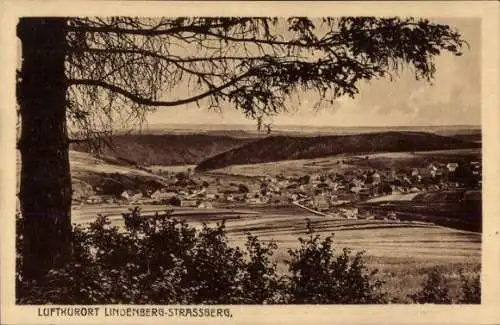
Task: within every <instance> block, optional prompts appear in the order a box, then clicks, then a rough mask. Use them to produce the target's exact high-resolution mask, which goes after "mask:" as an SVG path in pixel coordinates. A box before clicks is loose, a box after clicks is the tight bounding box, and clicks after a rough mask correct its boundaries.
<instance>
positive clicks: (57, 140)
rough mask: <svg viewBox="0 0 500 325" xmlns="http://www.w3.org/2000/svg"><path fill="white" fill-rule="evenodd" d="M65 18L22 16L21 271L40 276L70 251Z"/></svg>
mask: <svg viewBox="0 0 500 325" xmlns="http://www.w3.org/2000/svg"><path fill="white" fill-rule="evenodd" d="M65 26H66V21H65V19H64V18H21V20H20V21H19V24H18V26H17V27H18V28H17V33H18V37H19V38H20V39H21V43H22V58H23V62H22V69H21V75H20V77H21V80H20V83H19V88H18V101H19V105H20V112H21V121H22V125H21V138H20V141H19V143H18V147H19V149H20V151H21V160H22V165H21V184H20V193H19V198H20V203H21V214H22V216H23V228H24V232H23V242H24V245H23V248H22V249H23V275H24V277H25V278H27V279H36V278H39V277H41V276H43V274H44V273H45V272H46V271H47V270H48V269H49V268H51V267H57V266H60V265H62V264H64V263H65V261H66V260H67V257H68V256H69V252H70V251H71V239H70V235H71V216H70V213H71V193H72V191H71V175H70V169H69V157H68V153H69V151H68V137H67V129H66V88H67V86H66V78H65V72H64V59H65V48H66V28H65Z"/></svg>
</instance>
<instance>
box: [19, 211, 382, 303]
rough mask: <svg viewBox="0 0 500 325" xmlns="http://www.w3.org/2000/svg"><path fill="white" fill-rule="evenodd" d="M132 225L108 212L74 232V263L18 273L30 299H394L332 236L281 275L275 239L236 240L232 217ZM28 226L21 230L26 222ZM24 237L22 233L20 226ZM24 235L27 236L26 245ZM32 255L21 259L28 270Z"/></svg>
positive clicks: (137, 220)
mask: <svg viewBox="0 0 500 325" xmlns="http://www.w3.org/2000/svg"><path fill="white" fill-rule="evenodd" d="M124 219H125V227H124V228H119V227H116V226H111V225H110V222H109V220H108V219H107V218H106V217H104V216H99V217H98V218H97V219H96V220H95V221H94V222H92V223H91V224H90V226H89V227H87V228H83V227H81V226H75V227H74V229H73V233H72V234H73V256H72V262H71V263H68V264H67V265H66V266H65V267H64V268H62V269H57V270H50V271H49V272H48V274H47V276H46V277H45V278H44V279H42V280H40V281H36V282H27V281H23V280H22V277H21V276H20V275H18V277H17V279H18V280H17V290H16V297H17V302H18V303H20V304H47V303H55V304H117V303H122V304H178V303H180V304H277V303H283V304H287V303H294V304H328V303H332V304H333V303H343V304H349V303H352V304H362V303H384V302H385V301H386V300H385V296H384V294H383V293H382V292H381V289H380V285H381V282H380V281H378V280H376V279H375V273H367V271H366V268H365V265H364V262H363V259H362V254H356V255H354V256H351V253H350V251H349V250H344V251H343V252H342V253H340V254H339V255H338V256H335V255H334V249H333V241H332V237H327V238H325V239H324V240H322V241H321V240H320V238H319V236H317V235H314V233H313V230H312V228H311V225H310V224H309V223H308V229H309V238H307V239H302V238H301V239H300V246H299V248H297V249H296V250H290V251H289V254H290V258H289V260H288V261H287V265H288V268H289V272H288V274H285V275H279V274H278V272H277V266H276V264H275V263H273V262H272V255H273V252H274V250H275V249H276V248H277V247H276V244H275V243H263V242H261V241H259V240H258V239H257V238H256V237H253V236H248V238H247V242H246V244H245V246H244V248H239V247H232V246H231V245H229V241H228V238H227V233H226V230H225V225H224V223H220V224H217V226H215V227H209V226H207V225H203V226H202V227H201V229H195V228H194V227H192V226H190V225H188V224H187V223H185V222H183V221H178V220H175V219H172V218H170V217H169V216H168V214H166V215H158V214H157V215H155V216H153V217H147V218H145V217H143V216H141V214H140V210H139V209H134V210H132V211H131V212H130V213H128V214H124ZM21 224H22V223H21V222H19V223H18V227H20V226H21ZM17 233H18V234H20V233H22V232H21V231H20V229H19V228H18V232H17ZM21 243H22V238H20V237H19V236H18V243H17V244H18V248H19V247H21ZM21 263H22V259H21V257H20V255H18V270H20V267H19V266H20V265H21Z"/></svg>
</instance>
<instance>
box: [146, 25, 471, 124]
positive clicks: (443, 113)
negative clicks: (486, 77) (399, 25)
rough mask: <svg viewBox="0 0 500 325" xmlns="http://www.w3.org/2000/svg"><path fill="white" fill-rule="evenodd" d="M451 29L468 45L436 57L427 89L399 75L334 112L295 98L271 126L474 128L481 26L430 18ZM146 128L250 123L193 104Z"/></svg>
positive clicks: (165, 112)
mask: <svg viewBox="0 0 500 325" xmlns="http://www.w3.org/2000/svg"><path fill="white" fill-rule="evenodd" d="M433 20H434V21H436V22H439V23H445V24H449V25H450V26H452V27H454V28H457V29H458V31H459V32H460V33H461V34H462V36H463V38H464V39H465V40H466V41H467V42H468V43H469V44H470V50H468V49H465V50H464V54H463V55H462V56H460V57H456V56H452V55H449V54H447V53H445V54H442V55H441V56H439V57H437V58H436V68H437V72H436V74H435V79H434V80H433V83H432V85H431V84H429V83H428V82H426V81H416V80H415V78H414V76H413V75H412V74H411V73H410V72H405V73H402V74H401V75H400V77H399V78H396V79H395V80H394V81H392V82H391V81H389V80H385V79H384V80H373V81H372V82H371V83H370V84H362V85H360V87H359V89H360V93H359V94H358V95H357V97H356V98H355V99H350V98H340V99H339V100H338V103H336V105H335V107H334V108H333V107H332V108H331V109H328V108H324V109H322V110H320V111H316V110H314V109H313V106H314V103H315V101H316V99H315V98H310V99H309V98H305V97H306V96H304V98H302V99H301V106H300V107H297V109H296V112H293V113H288V114H286V113H285V114H281V115H280V116H277V117H274V118H273V124H274V125H310V126H398V125H405V126H406V125H443V124H444V125H458V124H465V125H479V124H480V122H481V112H480V109H481V62H480V60H481V22H480V20H479V19H470V18H467V19H465V18H464V19H451V18H447V19H433ZM147 121H148V124H149V125H150V126H154V125H155V124H255V121H252V120H248V119H245V117H244V116H243V115H242V114H241V113H240V112H238V111H236V110H235V109H233V108H232V107H231V106H227V107H226V108H225V109H224V110H223V111H222V112H215V111H208V110H207V109H206V108H203V107H201V108H197V107H196V105H190V106H179V107H168V108H159V109H158V111H156V112H154V113H152V114H151V115H150V116H149V117H148V118H147Z"/></svg>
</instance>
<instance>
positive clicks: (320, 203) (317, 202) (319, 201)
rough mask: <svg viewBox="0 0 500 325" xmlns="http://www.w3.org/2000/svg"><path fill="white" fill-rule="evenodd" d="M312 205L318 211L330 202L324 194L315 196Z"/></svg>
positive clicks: (327, 207)
mask: <svg viewBox="0 0 500 325" xmlns="http://www.w3.org/2000/svg"><path fill="white" fill-rule="evenodd" d="M313 205H314V208H316V209H317V210H319V211H325V210H328V209H329V208H330V203H329V202H328V200H327V199H326V198H325V197H324V196H316V197H315V198H314V202H313Z"/></svg>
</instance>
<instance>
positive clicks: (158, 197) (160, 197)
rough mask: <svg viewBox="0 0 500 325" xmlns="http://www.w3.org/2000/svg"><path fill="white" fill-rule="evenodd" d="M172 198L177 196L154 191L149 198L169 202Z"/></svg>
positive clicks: (171, 193) (172, 193)
mask: <svg viewBox="0 0 500 325" xmlns="http://www.w3.org/2000/svg"><path fill="white" fill-rule="evenodd" d="M174 196H177V193H175V192H170V191H169V192H163V191H159V190H158V191H155V192H154V193H153V194H151V198H152V199H155V200H169V199H171V198H173V197H174Z"/></svg>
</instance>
